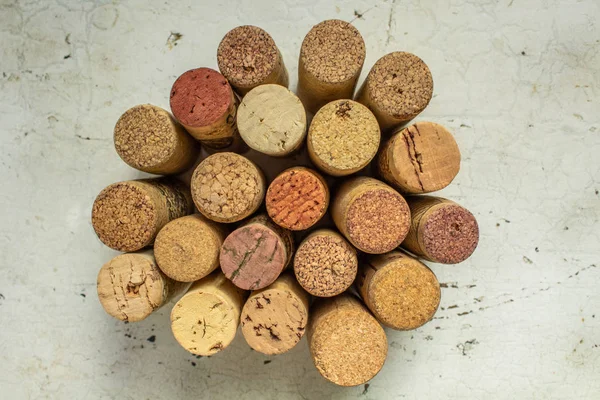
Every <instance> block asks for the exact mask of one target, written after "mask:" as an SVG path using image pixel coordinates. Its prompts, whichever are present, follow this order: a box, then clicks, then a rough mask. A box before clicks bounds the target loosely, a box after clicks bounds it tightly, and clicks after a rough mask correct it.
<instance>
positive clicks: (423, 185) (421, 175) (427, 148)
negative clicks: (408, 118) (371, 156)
mask: <svg viewBox="0 0 600 400" xmlns="http://www.w3.org/2000/svg"><path fill="white" fill-rule="evenodd" d="M377 161H378V162H377V165H378V168H379V173H380V175H381V176H382V177H383V179H384V180H385V181H386V182H388V183H389V184H390V185H392V186H394V187H395V188H397V189H398V190H400V191H401V192H403V193H413V194H420V193H429V192H434V191H436V190H440V189H443V188H445V187H446V186H448V185H449V184H450V182H452V180H453V179H454V178H455V177H456V175H457V174H458V171H459V169H460V150H459V149H458V145H457V144H456V141H455V140H454V137H453V136H452V134H451V133H450V132H449V131H448V130H447V129H446V128H444V127H443V126H442V125H439V124H436V123H434V122H417V123H416V124H413V125H411V126H409V127H407V128H405V129H402V130H400V131H398V132H396V133H395V134H394V135H393V136H392V137H391V138H390V139H389V140H388V141H387V143H386V144H385V145H384V146H383V148H382V150H381V152H380V154H379V157H378V160H377Z"/></svg>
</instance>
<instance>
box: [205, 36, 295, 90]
mask: <svg viewBox="0 0 600 400" xmlns="http://www.w3.org/2000/svg"><path fill="white" fill-rule="evenodd" d="M217 62H218V63H219V70H220V71H221V73H222V74H223V75H224V76H225V77H226V78H227V80H228V81H229V82H230V83H231V86H233V87H234V88H235V91H236V92H238V93H239V94H240V96H244V95H245V94H246V93H248V92H249V91H250V90H252V89H253V88H255V87H256V86H259V85H264V84H267V83H275V84H277V85H281V86H285V87H288V83H289V82H288V80H289V79H288V72H287V69H286V68H285V64H284V63H283V57H281V53H280V52H279V49H278V48H277V46H276V45H275V41H274V40H273V38H272V37H271V36H270V35H269V34H268V33H267V32H265V31H264V30H262V29H260V28H259V27H256V26H252V25H244V26H238V27H237V28H234V29H232V30H230V31H229V32H227V34H226V35H225V37H224V38H223V39H222V40H221V43H219V48H218V50H217Z"/></svg>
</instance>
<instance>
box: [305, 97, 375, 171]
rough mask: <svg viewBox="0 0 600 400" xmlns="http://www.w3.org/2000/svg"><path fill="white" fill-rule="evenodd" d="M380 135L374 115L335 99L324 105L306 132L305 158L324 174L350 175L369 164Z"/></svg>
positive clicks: (350, 102)
mask: <svg viewBox="0 0 600 400" xmlns="http://www.w3.org/2000/svg"><path fill="white" fill-rule="evenodd" d="M380 139H381V133H380V131H379V125H378V124H377V120H376V119H375V117H374V116H373V113H371V111H369V109H367V108H366V107H365V106H363V105H362V104H360V103H357V102H355V101H352V100H335V101H332V102H331V103H328V104H327V105H325V106H323V107H322V108H321V109H320V110H319V112H317V114H316V115H315V117H314V118H313V120H312V122H311V124H310V128H309V130H308V138H307V147H308V155H309V156H310V159H311V160H312V162H313V163H314V164H315V165H316V166H317V167H318V168H319V169H320V170H321V171H323V172H325V173H327V174H329V175H333V176H344V175H350V174H353V173H355V172H358V171H360V170H361V169H363V168H364V167H366V166H367V164H369V162H371V160H372V159H373V157H375V154H376V153H377V150H378V148H379V141H380Z"/></svg>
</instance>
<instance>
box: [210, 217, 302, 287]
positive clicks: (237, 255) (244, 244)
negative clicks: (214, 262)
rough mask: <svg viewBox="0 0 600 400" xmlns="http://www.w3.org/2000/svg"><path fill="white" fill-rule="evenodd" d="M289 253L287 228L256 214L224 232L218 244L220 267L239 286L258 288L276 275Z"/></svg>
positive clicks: (268, 283) (270, 281) (269, 282)
mask: <svg viewBox="0 0 600 400" xmlns="http://www.w3.org/2000/svg"><path fill="white" fill-rule="evenodd" d="M293 253H294V242H293V238H292V234H291V232H290V231H288V230H286V229H283V228H281V227H279V226H278V225H276V224H274V223H273V222H272V221H270V220H269V217H267V216H266V215H264V214H260V215H257V216H256V217H254V218H252V219H250V220H249V221H248V222H246V223H245V224H244V225H243V226H241V227H239V228H238V229H236V230H234V231H233V232H231V233H230V234H229V235H228V236H227V238H226V239H225V241H224V242H223V246H222V247H221V255H220V263H221V269H222V270H223V273H224V274H225V276H226V277H227V279H230V280H231V281H232V282H233V283H234V284H235V285H236V286H238V287H240V288H242V289H246V290H257V289H262V288H264V287H267V286H269V285H270V284H271V283H273V282H274V281H275V280H276V279H277V277H278V276H279V275H280V274H281V273H282V272H283V270H284V269H285V268H286V267H287V266H288V264H289V263H290V261H291V258H292V254H293Z"/></svg>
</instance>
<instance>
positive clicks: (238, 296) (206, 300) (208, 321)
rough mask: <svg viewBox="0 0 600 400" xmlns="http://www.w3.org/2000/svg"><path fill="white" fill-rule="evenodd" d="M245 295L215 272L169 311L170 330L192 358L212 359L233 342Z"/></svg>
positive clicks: (189, 291) (201, 281)
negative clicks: (196, 356) (195, 356)
mask: <svg viewBox="0 0 600 400" xmlns="http://www.w3.org/2000/svg"><path fill="white" fill-rule="evenodd" d="M246 295H247V293H246V292H245V291H243V290H241V289H239V288H237V287H235V286H234V285H233V284H232V283H231V282H229V281H228V280H227V278H225V276H224V275H223V274H222V273H221V272H220V271H215V272H213V273H212V274H210V275H209V276H207V277H206V278H204V279H201V280H199V281H198V282H196V283H194V284H193V285H192V287H191V288H190V290H188V292H187V293H186V294H185V295H184V296H183V297H182V298H181V299H180V300H179V301H178V302H177V304H175V307H173V310H172V311H171V330H172V331H173V335H174V336H175V339H176V340H177V342H179V344H180V345H181V346H182V347H183V348H184V349H186V350H187V351H189V352H190V353H192V354H196V355H199V356H212V355H213V354H215V353H218V352H219V351H221V350H223V349H224V348H226V347H227V346H229V344H230V343H231V341H232V340H233V338H234V337H235V333H236V331H237V327H238V325H239V322H240V314H241V311H242V306H243V305H244V300H245V299H246Z"/></svg>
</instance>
